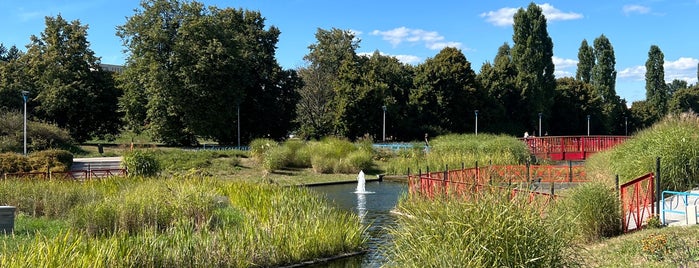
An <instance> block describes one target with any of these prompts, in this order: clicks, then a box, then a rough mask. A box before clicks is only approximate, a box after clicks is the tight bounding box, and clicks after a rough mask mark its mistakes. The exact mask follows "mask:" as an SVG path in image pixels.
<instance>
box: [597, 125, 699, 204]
mask: <svg viewBox="0 0 699 268" xmlns="http://www.w3.org/2000/svg"><path fill="white" fill-rule="evenodd" d="M697 133H699V117H698V116H697V115H696V114H694V113H684V114H681V115H669V116H667V117H666V118H664V119H663V120H662V121H660V122H658V123H656V124H655V125H653V126H652V127H650V128H648V129H645V130H643V131H640V132H639V133H638V134H636V135H634V136H633V138H631V139H629V140H628V141H626V142H624V143H623V144H620V145H618V146H616V147H614V148H613V149H611V150H609V151H606V152H603V153H597V154H594V155H592V157H590V159H589V160H588V161H586V163H585V170H586V172H587V174H588V175H589V176H590V178H591V179H595V180H606V181H609V182H611V181H613V179H614V177H615V175H617V174H618V175H619V178H620V182H621V183H624V182H627V181H630V180H632V179H634V178H637V177H639V176H641V175H644V174H646V173H649V172H654V171H655V161H656V158H657V157H660V161H661V167H660V172H661V177H662V181H661V183H662V185H661V188H662V189H663V190H674V191H686V190H689V189H692V188H694V187H696V186H698V185H699V150H697V148H699V135H697Z"/></svg>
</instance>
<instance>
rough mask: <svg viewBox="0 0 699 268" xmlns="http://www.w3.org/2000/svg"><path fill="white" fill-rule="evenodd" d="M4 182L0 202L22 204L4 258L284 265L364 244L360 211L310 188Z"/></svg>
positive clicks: (40, 262)
mask: <svg viewBox="0 0 699 268" xmlns="http://www.w3.org/2000/svg"><path fill="white" fill-rule="evenodd" d="M0 183H1V184H2V187H0V189H1V190H0V191H2V194H0V203H3V204H15V205H16V206H17V207H18V210H19V215H18V223H17V226H18V229H17V230H16V231H15V234H14V235H13V236H8V237H5V238H4V241H5V242H4V243H3V246H2V252H3V254H2V255H1V256H0V265H1V266H3V267H26V266H27V265H29V266H52V265H58V264H60V263H66V261H70V263H71V266H74V267H133V266H138V267H162V266H192V265H193V266H227V267H250V266H279V265H284V264H293V263H298V262H300V261H304V260H310V259H314V258H317V257H322V256H328V255H333V254H337V253H341V252H352V251H357V250H361V249H362V245H363V243H364V240H363V239H364V238H363V237H362V235H361V234H362V233H363V232H364V229H363V228H364V227H362V226H361V224H360V222H359V219H358V218H357V216H356V215H354V214H351V213H349V212H342V211H338V210H337V209H336V208H333V207H331V206H329V204H326V203H325V201H323V199H321V198H319V197H318V196H316V195H315V194H312V193H311V192H310V191H309V190H307V189H305V188H283V187H279V186H274V185H265V184H259V183H246V182H233V181H222V180H219V179H213V178H208V177H201V176H192V177H183V176H176V177H173V178H170V179H163V178H155V179H154V178H145V177H134V178H130V179H126V180H125V179H117V178H114V179H110V180H103V181H87V182H84V183H74V182H66V181H20V180H5V181H2V182H0ZM25 224H27V225H25ZM44 232H46V233H44Z"/></svg>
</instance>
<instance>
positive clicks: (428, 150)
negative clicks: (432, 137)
mask: <svg viewBox="0 0 699 268" xmlns="http://www.w3.org/2000/svg"><path fill="white" fill-rule="evenodd" d="M429 152H430V141H429V140H427V133H425V153H429Z"/></svg>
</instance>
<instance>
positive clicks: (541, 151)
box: [521, 136, 628, 161]
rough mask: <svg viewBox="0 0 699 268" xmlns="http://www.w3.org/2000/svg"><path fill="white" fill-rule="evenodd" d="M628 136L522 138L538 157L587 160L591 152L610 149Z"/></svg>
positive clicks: (557, 159) (556, 159) (555, 159)
mask: <svg viewBox="0 0 699 268" xmlns="http://www.w3.org/2000/svg"><path fill="white" fill-rule="evenodd" d="M627 139H628V136H544V137H528V138H522V139H521V140H522V141H524V142H525V143H526V144H527V146H528V147H529V150H530V151H531V153H532V154H533V155H536V156H537V157H540V158H544V159H550V160H554V161H559V160H585V159H587V158H588V157H589V156H590V155H591V154H594V153H596V152H601V151H605V150H608V149H610V148H612V147H614V146H616V145H618V144H620V143H623V142H624V141H626V140H627Z"/></svg>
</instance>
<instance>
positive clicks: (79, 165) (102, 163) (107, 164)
mask: <svg viewBox="0 0 699 268" xmlns="http://www.w3.org/2000/svg"><path fill="white" fill-rule="evenodd" d="M121 160H122V159H121V157H92V158H74V159H73V165H72V166H71V167H70V169H71V170H93V169H120V168H122V167H121Z"/></svg>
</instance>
